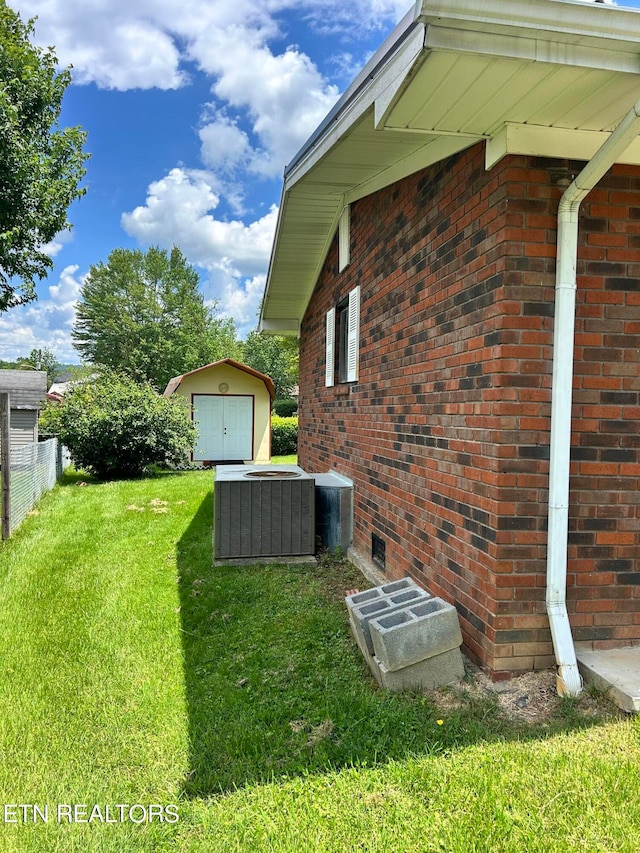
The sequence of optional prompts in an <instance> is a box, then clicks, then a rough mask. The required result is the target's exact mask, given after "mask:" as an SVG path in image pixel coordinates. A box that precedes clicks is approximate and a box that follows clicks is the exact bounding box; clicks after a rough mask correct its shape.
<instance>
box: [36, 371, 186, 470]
mask: <svg viewBox="0 0 640 853" xmlns="http://www.w3.org/2000/svg"><path fill="white" fill-rule="evenodd" d="M40 422H41V429H42V432H43V433H44V434H49V435H57V436H58V437H59V439H60V441H61V442H62V443H63V444H64V445H66V446H67V447H68V448H69V451H70V453H71V456H72V458H73V461H74V463H75V464H76V465H77V466H79V467H81V468H86V469H87V470H89V471H91V472H92V473H94V474H96V475H97V476H98V477H103V478H104V477H115V476H124V477H136V476H139V475H140V474H143V473H144V472H145V471H146V470H147V469H148V468H149V467H150V466H151V465H154V464H160V465H162V464H169V465H180V464H184V463H185V462H186V461H187V460H188V458H189V451H190V450H191V449H192V447H193V444H194V441H195V436H196V430H195V427H194V425H193V424H192V422H191V420H190V418H189V415H188V412H187V411H186V409H185V408H184V406H183V405H182V404H181V403H180V401H179V400H178V399H175V398H166V397H161V396H160V395H159V394H157V393H156V391H154V390H153V388H152V387H151V386H150V385H149V384H143V385H141V384H137V383H136V382H134V381H133V380H132V379H130V378H129V377H128V376H123V375H120V374H117V373H115V372H112V371H105V372H104V373H103V374H101V375H100V377H99V378H98V379H96V380H95V381H92V382H87V383H85V384H82V385H76V386H75V387H74V388H72V389H71V390H70V391H68V392H67V393H66V394H65V396H64V398H63V400H62V402H61V403H53V404H49V405H48V406H47V407H46V408H45V409H44V411H43V412H42V414H41V421H40Z"/></svg>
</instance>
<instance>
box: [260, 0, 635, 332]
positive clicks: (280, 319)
mask: <svg viewBox="0 0 640 853" xmlns="http://www.w3.org/2000/svg"><path fill="white" fill-rule="evenodd" d="M639 97H640V13H639V12H638V11H637V10H631V9H623V8H620V7H614V6H608V5H603V4H598V3H592V2H578V0H529V2H527V3H515V2H513V0H418V2H417V3H416V4H415V5H414V8H413V9H412V10H411V11H410V12H409V13H408V14H407V15H406V16H405V18H404V19H403V20H402V22H401V23H400V24H399V25H398V27H397V28H396V30H395V31H394V32H393V33H392V35H391V36H390V37H389V39H387V41H386V42H385V43H384V44H383V45H382V47H381V48H380V50H379V51H378V52H377V53H376V54H375V55H374V56H373V57H372V59H371V60H370V61H369V63H367V65H366V66H365V68H364V69H363V71H362V72H361V73H360V74H359V75H358V77H357V78H356V80H355V81H354V82H353V84H352V85H351V86H350V87H349V88H348V89H347V91H346V92H345V93H344V95H343V96H342V98H341V99H340V100H339V101H338V103H337V104H336V106H335V107H334V109H333V110H332V111H331V112H330V113H329V115H328V116H327V118H326V119H325V120H324V121H323V122H322V124H321V125H320V127H319V128H318V129H317V130H316V131H315V133H314V134H312V136H311V137H310V138H309V140H308V141H307V143H306V144H305V145H304V147H303V148H302V149H301V151H300V152H299V153H298V154H297V155H296V157H295V158H294V160H293V161H292V162H291V163H290V164H289V165H288V166H287V168H286V170H285V177H284V186H283V192H282V201H281V205H280V210H279V216H278V224H277V228H276V235H275V240H274V244H273V250H272V255H271V262H270V266H269V273H268V277H267V284H266V288H265V296H264V300H263V306H262V312H261V318H260V329H261V330H262V331H270V332H275V333H278V334H287V333H289V334H297V333H298V330H299V328H300V322H301V320H302V318H303V316H304V313H305V310H306V308H307V305H308V303H309V300H310V298H311V294H312V292H313V289H314V287H315V283H316V281H317V278H318V275H319V273H320V270H321V267H322V264H323V262H324V259H325V257H326V254H327V251H328V249H329V246H330V244H331V241H332V239H333V236H334V234H335V231H336V228H337V223H338V219H339V217H340V213H341V211H342V209H343V208H344V206H345V205H347V204H349V203H351V202H353V201H356V200H358V199H360V198H363V197H364V196H366V195H369V194H370V193H372V192H375V191H377V190H379V189H382V188H383V187H385V186H388V185H390V184H392V183H395V182H396V181H398V180H400V179H401V178H404V177H406V176H407V175H410V174H412V173H414V172H416V171H418V170H420V169H423V168H425V167H427V166H430V165H432V164H434V163H437V162H439V161H441V160H443V159H445V158H447V157H449V156H451V155H452V154H455V153H456V152H458V151H461V150H463V149H465V148H468V147H470V146H471V145H474V144H476V143H477V142H480V141H482V142H484V143H485V146H486V149H485V150H486V165H487V168H491V167H492V166H493V165H495V163H497V162H498V161H499V160H500V159H501V158H502V157H504V156H505V155H507V154H532V155H536V156H542V157H552V158H558V157H561V158H569V159H576V160H586V159H589V158H590V157H591V156H592V155H593V153H595V151H596V150H597V149H598V148H599V147H600V145H601V144H602V143H603V142H604V140H605V139H606V138H607V137H608V136H609V135H610V133H611V132H612V131H613V130H614V128H615V127H616V125H617V124H618V122H619V121H620V119H621V118H622V117H623V116H624V115H625V114H626V112H627V111H628V110H629V108H630V107H631V106H632V105H633V104H634V103H635V102H636V101H637V100H638V98H639ZM622 162H626V163H633V164H640V143H638V141H637V140H636V142H634V143H633V144H632V145H631V146H630V148H629V149H628V151H627V152H626V153H625V155H624V158H623V160H622Z"/></svg>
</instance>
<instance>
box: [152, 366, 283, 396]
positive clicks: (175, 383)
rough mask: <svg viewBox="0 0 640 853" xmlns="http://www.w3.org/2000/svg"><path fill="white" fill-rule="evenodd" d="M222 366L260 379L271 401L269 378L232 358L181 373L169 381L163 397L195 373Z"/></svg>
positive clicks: (171, 392) (273, 391)
mask: <svg viewBox="0 0 640 853" xmlns="http://www.w3.org/2000/svg"><path fill="white" fill-rule="evenodd" d="M223 364H226V365H228V366H229V367H235V368H236V369H237V370H242V371H244V372H245V373H248V374H249V375H251V376H255V378H256V379H260V380H261V381H262V382H264V384H265V385H266V386H267V391H268V392H269V395H270V397H271V399H272V400H273V398H274V397H275V395H276V389H275V386H274V384H273V380H272V379H271V377H270V376H267V375H266V374H264V373H260V371H259V370H254V369H253V368H252V367H249V366H248V365H246V364H241V363H240V362H239V361H235V360H234V359H233V358H223V359H221V360H220V361H214V362H213V363H212V364H205V365H204V366H203V367H197V368H196V369H195V370H190V371H189V372H188V373H183V374H182V375H181V376H174V377H173V379H170V380H169V382H168V384H167V387H166V388H165V389H164V396H165V397H170V396H171V395H172V394H173V393H174V391H176V389H177V388H178V387H179V386H180V384H181V383H182V381H183V379H185V378H186V377H187V376H193V375H194V374H196V373H201V372H202V371H203V370H209V369H210V368H211V367H220V366H221V365H223Z"/></svg>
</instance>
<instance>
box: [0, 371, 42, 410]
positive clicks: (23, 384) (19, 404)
mask: <svg viewBox="0 0 640 853" xmlns="http://www.w3.org/2000/svg"><path fill="white" fill-rule="evenodd" d="M0 392H9V405H10V407H11V408H12V409H40V408H41V407H42V404H43V403H44V401H45V400H46V398H47V373H46V371H45V370H0Z"/></svg>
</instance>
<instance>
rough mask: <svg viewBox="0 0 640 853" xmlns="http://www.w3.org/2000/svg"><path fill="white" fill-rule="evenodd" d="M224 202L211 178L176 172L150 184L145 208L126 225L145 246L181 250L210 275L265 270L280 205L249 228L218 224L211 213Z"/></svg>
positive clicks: (125, 217)
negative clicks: (175, 246)
mask: <svg viewBox="0 0 640 853" xmlns="http://www.w3.org/2000/svg"><path fill="white" fill-rule="evenodd" d="M219 203H220V196H219V194H218V193H217V192H216V191H215V189H214V188H213V187H212V186H211V184H210V183H209V181H208V179H207V175H206V173H204V172H199V171H194V170H188V169H184V168H175V169H172V170H171V171H170V172H169V174H168V175H167V176H166V177H165V178H162V179H161V180H159V181H154V182H153V183H152V184H150V185H149V189H148V191H147V199H146V203H145V204H144V205H141V206H140V207H136V208H135V210H133V211H131V212H130V213H124V214H123V215H122V226H123V228H124V230H125V231H126V232H127V234H129V235H131V236H132V237H135V238H136V239H137V240H139V241H140V242H141V243H143V244H146V245H151V244H157V245H160V246H164V247H167V248H168V247H170V246H172V245H173V244H177V245H179V246H180V247H181V249H182V250H183V251H184V252H185V254H186V255H187V257H188V258H189V260H190V261H191V263H194V264H196V265H197V266H200V267H203V268H205V269H208V270H214V269H222V270H230V271H233V272H234V273H237V274H238V275H241V276H247V275H249V276H250V275H255V274H256V273H258V272H262V271H264V270H265V269H266V266H267V263H268V260H269V252H270V250H271V243H272V240H273V235H274V232H275V224H276V217H277V210H276V208H275V206H273V207H271V209H270V210H269V212H268V213H267V214H265V215H264V216H263V217H261V218H260V219H257V220H256V221H254V222H251V223H249V224H248V225H246V224H245V223H244V222H242V221H240V220H229V221H227V220H223V219H216V217H215V216H214V215H213V213H212V211H215V209H216V208H217V207H218V205H219Z"/></svg>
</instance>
